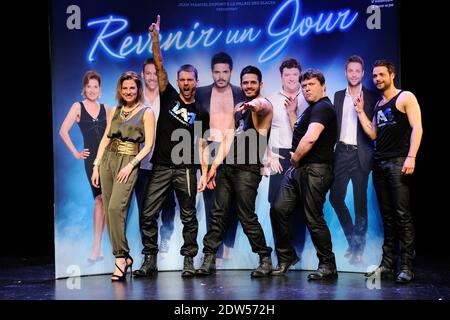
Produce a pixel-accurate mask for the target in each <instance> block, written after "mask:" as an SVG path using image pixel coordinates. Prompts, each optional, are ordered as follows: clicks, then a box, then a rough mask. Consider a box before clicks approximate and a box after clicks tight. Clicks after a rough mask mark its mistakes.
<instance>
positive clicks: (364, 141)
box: [334, 86, 380, 171]
mask: <svg viewBox="0 0 450 320" xmlns="http://www.w3.org/2000/svg"><path fill="white" fill-rule="evenodd" d="M345 91H346V89H344V90H340V91H337V92H336V93H335V94H334V107H335V108H336V116H337V139H338V141H339V137H340V136H341V126H342V110H343V107H344V99H345ZM362 91H363V93H364V112H365V113H366V115H367V118H369V119H370V120H372V118H373V111H374V108H375V105H376V103H377V101H378V100H379V98H380V97H379V95H378V94H376V93H375V92H373V91H370V90H368V89H367V88H365V87H364V86H363V87H362ZM356 141H357V144H358V159H359V163H360V164H361V168H363V169H364V170H366V171H369V170H370V169H371V168H372V162H373V141H372V140H371V139H370V138H369V137H368V136H367V134H366V133H365V132H364V130H363V128H362V126H361V123H360V122H359V121H358V124H357V132H356Z"/></svg>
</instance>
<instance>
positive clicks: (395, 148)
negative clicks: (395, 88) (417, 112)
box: [374, 91, 412, 160]
mask: <svg viewBox="0 0 450 320" xmlns="http://www.w3.org/2000/svg"><path fill="white" fill-rule="evenodd" d="M402 92H403V91H400V92H399V93H398V94H397V95H396V96H395V97H393V98H392V99H391V100H389V101H388V102H387V103H386V104H384V105H382V106H380V105H379V104H380V101H378V103H377V105H376V107H375V112H374V116H375V122H376V126H377V139H376V141H375V153H374V158H375V160H385V159H389V158H396V157H406V156H407V155H408V152H409V145H410V138H411V131H412V129H411V126H410V124H409V121H408V117H407V115H406V113H403V112H400V111H399V110H398V109H397V108H396V106H395V104H396V102H397V99H398V97H399V96H400V94H401V93H402Z"/></svg>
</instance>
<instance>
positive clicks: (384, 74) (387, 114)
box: [355, 60, 422, 283]
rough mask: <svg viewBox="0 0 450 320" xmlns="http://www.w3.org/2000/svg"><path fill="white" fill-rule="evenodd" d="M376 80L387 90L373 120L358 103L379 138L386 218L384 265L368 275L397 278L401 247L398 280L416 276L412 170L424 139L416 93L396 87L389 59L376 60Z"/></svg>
mask: <svg viewBox="0 0 450 320" xmlns="http://www.w3.org/2000/svg"><path fill="white" fill-rule="evenodd" d="M372 74H373V82H374V84H375V86H376V87H377V89H378V90H380V91H381V92H382V93H383V99H382V100H380V101H378V103H377V105H376V106H375V110H374V116H373V120H372V121H370V120H369V119H368V118H367V116H366V115H365V113H364V112H363V110H364V101H363V99H359V100H358V101H357V103H356V106H355V108H356V112H357V113H358V118H359V121H360V122H361V125H362V127H363V129H364V131H365V132H366V134H367V135H368V136H369V137H370V138H371V139H372V140H375V153H374V160H375V161H374V168H373V184H374V187H375V191H376V193H377V197H378V202H379V206H380V211H381V215H382V217H383V227H384V244H383V258H382V261H381V263H380V266H379V267H378V268H377V269H375V270H374V271H372V272H369V273H367V274H366V276H367V277H371V276H381V277H385V278H386V277H387V278H389V277H393V276H394V273H395V269H396V265H397V256H398V253H397V247H399V248H400V252H399V254H400V270H399V273H398V274H397V278H396V281H397V282H398V283H408V282H410V281H411V280H412V279H413V278H414V273H413V260H414V256H415V251H414V225H413V221H412V215H411V210H410V184H411V174H412V173H413V172H414V167H415V161H416V154H417V151H418V150H419V146H420V141H421V138H422V120H421V115H420V107H419V104H418V102H417V99H416V97H415V96H414V94H412V93H411V92H408V91H401V90H399V89H397V88H396V87H395V85H394V77H395V67H394V64H393V63H392V62H390V61H387V60H377V61H375V64H374V67H373V73H372Z"/></svg>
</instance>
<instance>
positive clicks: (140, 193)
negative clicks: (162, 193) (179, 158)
mask: <svg viewBox="0 0 450 320" xmlns="http://www.w3.org/2000/svg"><path fill="white" fill-rule="evenodd" d="M142 78H143V79H144V83H145V87H144V104H145V106H146V107H149V108H151V109H152V110H153V114H154V116H155V123H156V125H155V132H156V128H157V125H158V118H159V111H160V110H159V109H160V100H159V86H158V77H157V75H156V68H155V62H154V61H153V58H148V59H146V60H145V61H144V65H143V68H142ZM152 155H153V150H151V151H150V152H149V154H148V155H147V156H146V157H145V158H144V159H142V161H141V165H140V167H139V171H138V178H137V181H136V184H135V187H134V191H135V193H136V201H137V205H138V211H139V216H141V212H142V206H143V204H144V196H145V190H146V189H147V186H148V177H149V174H150V170H152V167H153V165H152V163H151V158H152ZM174 218H175V197H174V193H173V191H172V192H170V193H168V195H167V198H166V200H165V201H164V204H163V207H162V210H161V222H162V224H161V227H160V230H159V232H160V234H161V242H160V244H159V253H160V255H161V257H162V258H164V257H165V255H166V254H167V253H168V251H169V240H170V237H171V236H172V233H173V228H174V224H173V222H174ZM139 221H140V219H139Z"/></svg>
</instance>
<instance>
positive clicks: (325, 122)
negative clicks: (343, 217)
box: [270, 69, 338, 280]
mask: <svg viewBox="0 0 450 320" xmlns="http://www.w3.org/2000/svg"><path fill="white" fill-rule="evenodd" d="M301 86H302V91H303V96H304V97H305V99H306V101H307V102H308V104H309V106H308V108H306V110H305V111H304V112H303V114H302V115H301V116H300V117H299V118H298V120H297V122H296V123H295V126H294V133H293V138H292V149H291V167H290V168H289V170H287V171H286V173H285V175H284V178H283V182H282V183H281V186H280V189H279V191H278V194H277V196H276V198H275V202H274V203H273V205H272V206H271V208H270V218H271V221H272V227H273V230H274V238H275V250H276V252H277V256H278V266H277V268H276V269H275V270H273V271H272V275H274V276H281V275H284V274H285V273H286V272H287V271H288V269H289V267H290V266H291V265H294V264H296V263H297V262H298V260H299V258H298V256H297V253H296V251H295V249H294V247H293V246H292V243H291V239H292V236H291V234H290V226H289V219H290V216H291V215H292V212H293V211H294V209H295V207H296V206H297V203H299V204H300V207H301V208H302V210H303V212H304V215H305V222H306V226H307V227H308V230H309V233H310V235H311V240H312V242H313V244H314V248H315V249H316V251H317V257H318V258H319V267H318V269H317V270H316V271H314V272H312V273H310V274H309V275H308V280H321V279H335V278H337V276H338V274H337V270H336V260H335V256H334V253H333V251H332V243H331V235H330V230H329V229H328V226H327V223H326V221H325V219H324V216H323V205H324V203H325V196H326V194H327V192H328V190H329V189H330V186H331V182H332V181H333V149H334V144H335V143H336V131H337V121H336V112H335V110H334V107H333V104H332V103H331V101H330V99H329V98H328V97H327V96H326V95H325V77H324V76H323V74H322V73H321V72H320V71H318V70H311V69H308V70H306V71H305V72H304V73H303V74H302V77H301Z"/></svg>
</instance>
